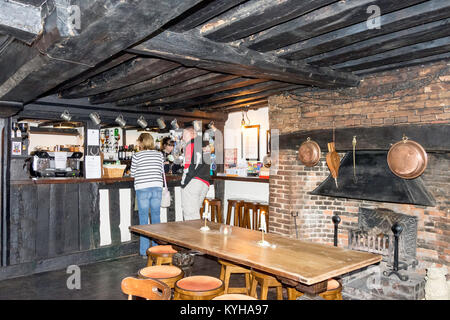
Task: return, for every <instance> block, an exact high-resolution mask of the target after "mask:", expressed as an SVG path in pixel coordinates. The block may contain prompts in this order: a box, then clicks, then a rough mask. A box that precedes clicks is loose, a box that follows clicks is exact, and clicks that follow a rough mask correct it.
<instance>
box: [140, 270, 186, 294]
mask: <svg viewBox="0 0 450 320" xmlns="http://www.w3.org/2000/svg"><path fill="white" fill-rule="evenodd" d="M138 276H139V278H141V279H156V280H159V281H161V282H163V283H165V284H167V285H168V286H169V288H171V289H173V288H174V286H175V282H177V281H178V280H180V279H183V277H184V272H183V270H181V269H180V268H178V267H176V266H162V265H161V266H151V267H145V268H142V269H140V270H139V271H138Z"/></svg>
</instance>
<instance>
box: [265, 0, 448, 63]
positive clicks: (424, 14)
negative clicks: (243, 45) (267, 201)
mask: <svg viewBox="0 0 450 320" xmlns="http://www.w3.org/2000/svg"><path fill="white" fill-rule="evenodd" d="M449 17H450V2H449V1H448V0H430V1H426V2H423V3H420V4H417V5H414V6H411V7H408V8H405V9H402V10H398V11H394V12H391V13H388V14H382V15H381V16H380V23H381V28H379V29H368V28H367V23H366V21H363V22H360V23H357V24H354V25H351V26H349V27H345V28H342V29H339V30H336V31H332V32H328V33H325V34H323V35H320V36H317V37H313V38H311V39H307V40H304V41H300V42H297V43H295V44H292V45H289V46H286V47H283V48H280V49H278V50H274V51H270V52H269V53H272V54H274V55H276V56H279V57H281V58H286V59H294V60H300V59H306V58H308V57H311V56H314V55H317V54H321V53H324V52H328V51H332V50H335V49H337V48H342V47H345V46H348V45H351V44H353V43H356V42H359V41H363V40H367V39H370V38H373V37H376V36H380V35H383V34H388V33H392V32H396V31H399V30H402V29H406V28H411V27H414V26H418V25H420V24H424V23H429V22H433V21H437V20H441V19H445V18H449Z"/></svg>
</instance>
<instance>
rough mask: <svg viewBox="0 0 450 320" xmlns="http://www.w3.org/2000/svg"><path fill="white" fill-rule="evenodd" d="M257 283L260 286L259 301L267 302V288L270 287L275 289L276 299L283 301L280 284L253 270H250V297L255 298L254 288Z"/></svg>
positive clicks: (271, 277)
mask: <svg viewBox="0 0 450 320" xmlns="http://www.w3.org/2000/svg"><path fill="white" fill-rule="evenodd" d="M258 283H259V285H260V286H261V300H267V293H268V291H269V288H272V287H275V288H277V299H278V300H283V286H282V285H281V283H280V282H279V281H278V280H277V279H276V278H275V277H273V276H271V275H268V274H266V273H262V272H258V271H255V270H252V287H251V289H250V296H252V297H254V298H257V296H256V286H257V284H258Z"/></svg>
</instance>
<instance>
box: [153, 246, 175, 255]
mask: <svg viewBox="0 0 450 320" xmlns="http://www.w3.org/2000/svg"><path fill="white" fill-rule="evenodd" d="M147 251H148V252H149V253H155V254H171V253H177V252H178V251H177V250H175V249H174V248H172V246H171V245H161V246H154V247H150V248H148V250H147Z"/></svg>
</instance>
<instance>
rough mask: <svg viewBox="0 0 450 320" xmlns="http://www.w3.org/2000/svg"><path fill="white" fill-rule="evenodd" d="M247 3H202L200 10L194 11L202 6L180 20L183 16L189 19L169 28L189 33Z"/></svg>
mask: <svg viewBox="0 0 450 320" xmlns="http://www.w3.org/2000/svg"><path fill="white" fill-rule="evenodd" d="M245 1H246V0H214V1H209V2H208V3H207V4H206V5H203V3H201V4H200V5H203V6H202V7H201V8H199V9H198V10H195V11H194V9H196V8H197V7H198V6H200V5H198V6H196V7H194V8H192V9H191V10H189V11H187V12H186V13H185V14H183V15H182V16H180V18H182V17H183V16H185V15H187V14H188V16H187V17H185V18H182V19H180V18H178V19H176V20H180V21H174V24H173V25H172V26H171V27H169V30H170V31H174V32H184V31H188V30H190V29H193V28H195V27H197V26H198V25H201V24H202V23H204V22H206V21H208V20H210V19H212V18H214V17H215V16H217V15H219V14H221V13H222V12H225V11H227V10H228V9H230V8H232V7H234V6H237V5H238V4H240V3H242V2H245ZM191 11H193V12H191Z"/></svg>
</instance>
